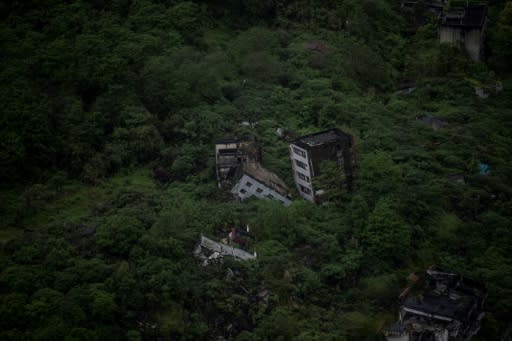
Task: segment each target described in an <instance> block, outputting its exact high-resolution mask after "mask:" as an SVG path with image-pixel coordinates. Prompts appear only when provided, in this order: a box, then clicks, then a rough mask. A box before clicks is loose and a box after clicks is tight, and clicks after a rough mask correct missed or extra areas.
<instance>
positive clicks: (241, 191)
mask: <svg viewBox="0 0 512 341" xmlns="http://www.w3.org/2000/svg"><path fill="white" fill-rule="evenodd" d="M248 183H249V182H248ZM251 185H252V184H251ZM239 192H240V193H242V194H245V193H247V191H246V190H245V189H243V188H242V189H240V191H239ZM256 192H258V193H261V192H263V190H262V189H261V188H257V189H256ZM266 197H267V198H269V199H274V196H273V195H272V194H267V195H266ZM278 200H279V202H280V203H282V204H284V201H283V200H281V199H278Z"/></svg>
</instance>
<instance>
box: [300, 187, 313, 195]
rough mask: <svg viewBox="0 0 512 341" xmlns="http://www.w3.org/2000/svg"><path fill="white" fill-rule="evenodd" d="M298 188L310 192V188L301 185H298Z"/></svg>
mask: <svg viewBox="0 0 512 341" xmlns="http://www.w3.org/2000/svg"><path fill="white" fill-rule="evenodd" d="M299 188H300V190H301V191H302V192H304V193H306V194H311V190H310V189H309V188H307V187H304V186H302V185H299Z"/></svg>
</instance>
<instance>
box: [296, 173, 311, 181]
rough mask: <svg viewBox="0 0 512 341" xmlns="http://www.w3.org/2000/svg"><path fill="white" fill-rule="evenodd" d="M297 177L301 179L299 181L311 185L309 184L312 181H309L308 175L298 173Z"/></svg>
mask: <svg viewBox="0 0 512 341" xmlns="http://www.w3.org/2000/svg"><path fill="white" fill-rule="evenodd" d="M297 176H298V177H299V179H301V180H304V181H306V182H307V183H309V182H310V180H309V176H306V175H304V174H302V173H301V172H297Z"/></svg>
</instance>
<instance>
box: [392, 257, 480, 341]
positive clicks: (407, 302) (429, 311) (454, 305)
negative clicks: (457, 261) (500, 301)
mask: <svg viewBox="0 0 512 341" xmlns="http://www.w3.org/2000/svg"><path fill="white" fill-rule="evenodd" d="M410 278H411V279H412V280H413V282H414V284H413V285H412V286H410V287H408V288H407V289H405V290H404V292H402V294H401V295H400V298H401V299H402V304H401V306H400V310H399V313H398V319H399V321H398V322H397V323H395V324H393V325H392V326H390V327H389V328H387V329H385V330H384V331H383V332H384V335H385V336H386V340H388V341H419V340H422V341H452V340H453V341H466V340H470V339H471V338H472V337H473V336H474V335H476V333H477V332H478V331H479V329H480V323H481V320H482V318H483V316H484V312H483V305H484V303H485V299H486V297H487V290H486V288H485V286H484V285H483V284H482V283H480V282H478V281H475V280H472V279H470V278H468V277H466V276H463V275H460V274H457V273H454V272H450V271H447V270H444V269H442V268H440V267H437V266H432V267H430V268H429V269H428V270H427V271H426V273H425V274H424V275H423V276H421V277H418V276H416V275H411V276H410Z"/></svg>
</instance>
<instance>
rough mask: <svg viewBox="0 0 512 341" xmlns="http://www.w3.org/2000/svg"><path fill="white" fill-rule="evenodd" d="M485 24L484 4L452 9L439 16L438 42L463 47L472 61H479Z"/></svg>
mask: <svg viewBox="0 0 512 341" xmlns="http://www.w3.org/2000/svg"><path fill="white" fill-rule="evenodd" d="M487 24H488V20H487V5H485V4H479V5H467V6H465V7H459V8H453V9H451V10H450V11H447V12H445V13H443V14H442V15H441V16H440V22H439V41H440V42H441V43H447V44H450V45H454V46H461V47H464V48H465V49H466V51H467V52H468V54H469V56H470V57H471V58H472V59H473V60H480V59H482V57H483V54H484V41H485V31H486V28H487Z"/></svg>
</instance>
